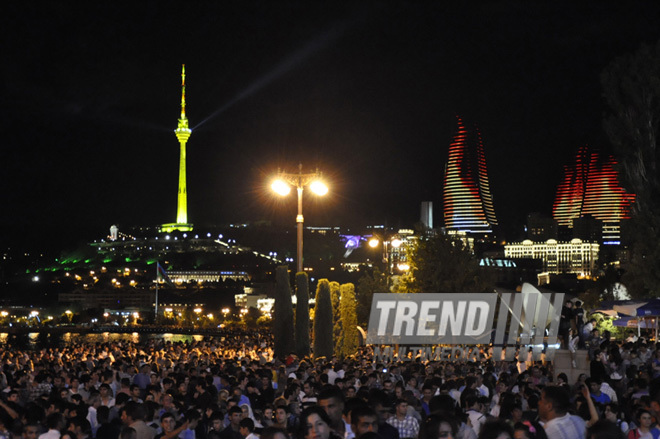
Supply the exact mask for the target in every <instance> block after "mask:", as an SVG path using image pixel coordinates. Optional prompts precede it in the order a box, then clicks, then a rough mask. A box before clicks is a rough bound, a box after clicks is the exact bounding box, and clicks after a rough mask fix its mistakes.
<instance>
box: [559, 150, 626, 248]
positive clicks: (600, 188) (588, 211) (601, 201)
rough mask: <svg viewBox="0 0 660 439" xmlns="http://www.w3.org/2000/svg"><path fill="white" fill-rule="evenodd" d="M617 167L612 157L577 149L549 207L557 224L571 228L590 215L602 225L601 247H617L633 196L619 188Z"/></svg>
mask: <svg viewBox="0 0 660 439" xmlns="http://www.w3.org/2000/svg"><path fill="white" fill-rule="evenodd" d="M616 164H617V163H616V160H615V159H614V157H612V156H607V157H602V156H600V155H599V154H598V153H597V152H593V151H589V149H588V148H587V147H584V146H583V147H581V148H580V149H579V150H578V153H577V157H576V160H575V163H574V165H572V166H565V167H564V178H563V179H562V182H561V183H560V184H559V187H558V188H557V196H556V198H555V202H554V205H553V207H552V212H553V216H554V218H555V219H556V220H557V222H558V223H559V225H564V226H568V227H573V221H574V220H576V219H578V218H581V217H583V216H586V215H590V216H592V217H593V218H595V219H597V220H599V221H601V222H602V223H603V229H602V241H603V244H619V242H620V239H621V238H620V223H621V220H623V219H628V218H630V206H631V204H632V203H633V202H634V200H635V195H633V194H628V193H626V191H625V190H624V189H623V188H622V187H621V185H620V183H619V176H618V173H617V171H616V170H615V167H616Z"/></svg>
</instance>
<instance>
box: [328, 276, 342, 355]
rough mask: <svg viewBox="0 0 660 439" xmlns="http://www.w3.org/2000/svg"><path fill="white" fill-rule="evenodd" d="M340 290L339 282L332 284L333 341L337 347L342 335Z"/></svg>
mask: <svg viewBox="0 0 660 439" xmlns="http://www.w3.org/2000/svg"><path fill="white" fill-rule="evenodd" d="M339 290H340V286H339V282H330V300H331V301H332V340H333V341H334V344H335V346H337V343H339V338H340V335H341V321H340V320H339V294H340V292H339ZM335 349H336V348H335Z"/></svg>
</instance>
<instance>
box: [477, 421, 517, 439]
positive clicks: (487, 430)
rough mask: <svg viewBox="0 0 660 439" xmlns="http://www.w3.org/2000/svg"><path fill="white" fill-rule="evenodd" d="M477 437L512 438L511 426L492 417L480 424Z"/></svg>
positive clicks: (491, 438)
mask: <svg viewBox="0 0 660 439" xmlns="http://www.w3.org/2000/svg"><path fill="white" fill-rule="evenodd" d="M478 439H513V428H511V426H510V425H509V424H508V423H507V422H505V421H502V420H500V419H493V420H490V421H487V422H486V423H485V424H484V425H482V426H481V430H479V437H478Z"/></svg>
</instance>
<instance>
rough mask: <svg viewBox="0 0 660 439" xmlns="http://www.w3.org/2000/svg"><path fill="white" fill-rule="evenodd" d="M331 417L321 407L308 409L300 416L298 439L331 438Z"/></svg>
mask: <svg viewBox="0 0 660 439" xmlns="http://www.w3.org/2000/svg"><path fill="white" fill-rule="evenodd" d="M330 423H331V420H330V417H329V416H328V414H327V413H326V412H325V410H324V409H322V408H321V407H319V406H311V407H307V408H306V409H305V410H303V412H302V414H301V415H300V427H299V430H298V439H328V438H329V437H330V430H331V429H330Z"/></svg>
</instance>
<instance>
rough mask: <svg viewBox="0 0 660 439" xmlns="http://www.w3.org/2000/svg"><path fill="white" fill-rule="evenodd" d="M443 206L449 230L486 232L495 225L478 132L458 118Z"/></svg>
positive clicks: (446, 173) (450, 149)
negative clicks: (470, 128) (467, 126)
mask: <svg viewBox="0 0 660 439" xmlns="http://www.w3.org/2000/svg"><path fill="white" fill-rule="evenodd" d="M443 208H444V223H445V227H446V228H447V229H448V230H457V231H464V232H467V233H479V234H487V233H492V232H493V227H494V226H496V225H497V219H496V217H495V209H494V208H493V197H492V195H491V193H490V186H489V184H488V172H487V169H486V157H485V155H484V147H483V141H482V139H481V133H479V131H478V130H477V129H476V128H475V129H473V130H468V129H467V128H466V127H465V124H464V123H463V121H462V120H461V118H460V117H459V118H458V131H457V133H456V135H455V136H454V139H453V141H452V143H451V145H449V158H448V160H447V167H446V170H445V180H444V187H443Z"/></svg>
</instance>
